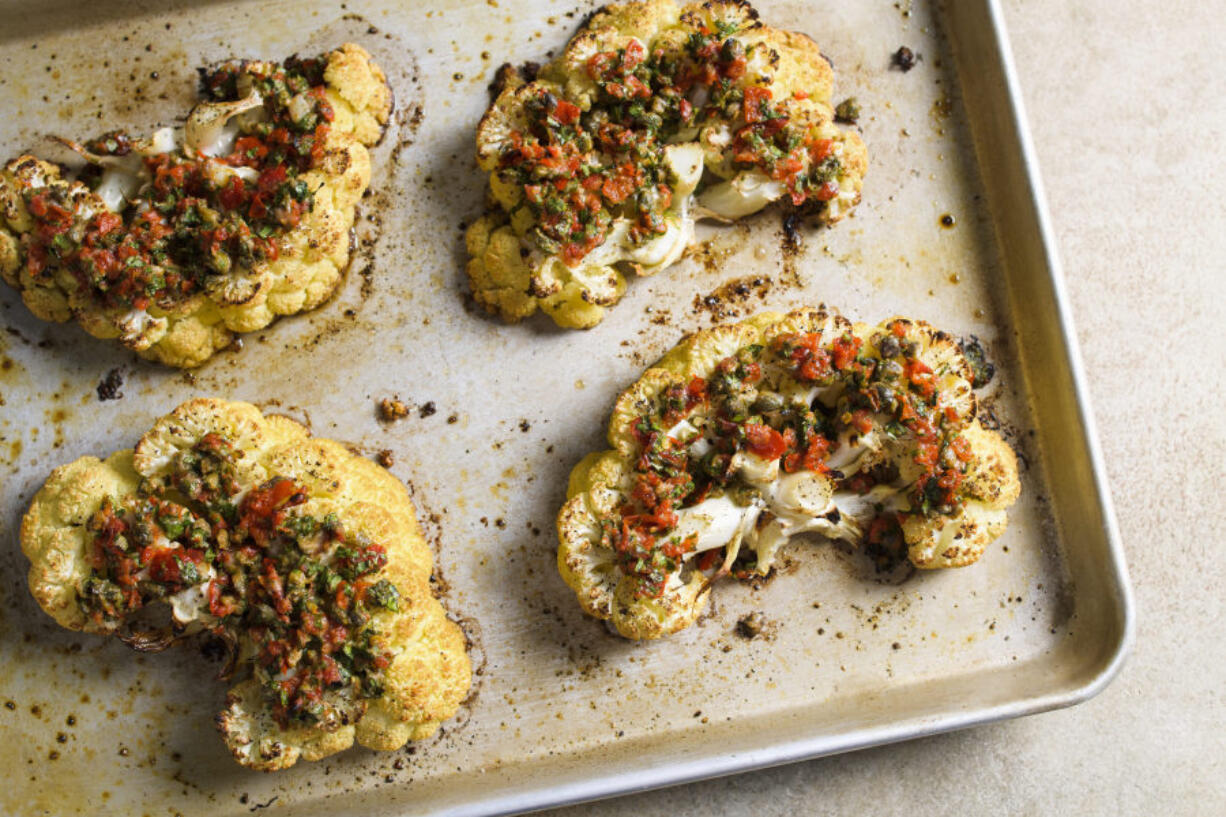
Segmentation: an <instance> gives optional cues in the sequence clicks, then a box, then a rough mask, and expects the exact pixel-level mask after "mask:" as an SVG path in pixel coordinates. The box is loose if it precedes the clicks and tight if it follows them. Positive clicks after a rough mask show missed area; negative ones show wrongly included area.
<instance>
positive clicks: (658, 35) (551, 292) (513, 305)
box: [467, 0, 868, 329]
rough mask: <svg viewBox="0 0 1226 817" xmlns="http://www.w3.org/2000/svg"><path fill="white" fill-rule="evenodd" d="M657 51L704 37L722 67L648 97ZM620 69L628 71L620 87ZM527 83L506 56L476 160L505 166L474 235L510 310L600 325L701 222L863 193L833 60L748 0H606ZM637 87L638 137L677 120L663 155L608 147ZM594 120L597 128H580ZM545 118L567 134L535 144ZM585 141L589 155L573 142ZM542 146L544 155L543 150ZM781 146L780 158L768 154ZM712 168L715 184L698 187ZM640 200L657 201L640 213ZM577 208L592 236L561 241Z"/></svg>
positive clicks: (714, 63) (863, 164)
mask: <svg viewBox="0 0 1226 817" xmlns="http://www.w3.org/2000/svg"><path fill="white" fill-rule="evenodd" d="M694 37H699V38H700V39H698V40H695V39H693V38H694ZM702 38H705V39H702ZM656 49H661V50H662V51H663V53H664V54H665V55H666V57H669V58H671V57H685V56H686V55H687V53H688V52H687V49H690V51H693V53H694V54H696V55H702V56H701V59H702V60H705V63H704V64H705V65H706V66H707V69H704V70H708V69H709V70H708V75H707V76H706V77H705V79H703V80H701V81H696V80H694V79H693V78H692V77H689V78H686V79H684V80H681V81H680V82H681V84H687V83H690V82H694V84H693V85H691V86H690V87H689V88H688V89H685V90H684V91H683V92H682V93H681V94H680V95H679V94H677V93H675V91H676V90H677V87H676V86H670V87H668V90H667V92H666V93H665V92H659V93H654V94H651V95H649V93H648V92H649V91H651V88H650V87H649V84H650V82H651V81H652V80H651V78H650V76H649V77H648V84H644V83H643V82H642V81H641V80H640V79H638V78H636V77H635V76H632V75H633V74H634V71H635V70H639V71H641V70H642V68H641V66H642V64H643V63H642V61H643V60H654V59H655V57H654V55H653V52H654V51H655V50H656ZM708 52H710V53H708ZM628 54H629V55H630V56H629V57H627V55H628ZM690 58H692V59H698V57H694V56H693V55H691V57H690ZM627 60H629V62H627ZM663 64H665V63H662V62H660V61H658V60H656V61H655V62H651V63H650V65H654V66H657V67H658V66H660V65H663ZM636 65H637V66H639V67H638V68H636ZM610 66H612V68H610ZM669 70H672V69H671V68H669ZM602 71H603V72H605V73H603V74H602V73H601V72H602ZM610 71H613V72H614V73H609V72H610ZM618 71H620V72H621V73H620V74H617V73H616V72H618ZM670 76H672V77H674V78H675V77H676V76H677V74H673V75H670ZM610 77H612V78H615V79H618V80H623V81H621V82H617V83H615V85H614V86H609V84H608V82H607V80H608V81H611V80H610ZM528 79H531V78H530V77H528V78H525V77H523V76H521V75H520V74H519V73H518V72H517V71H515V70H514V69H512V68H510V67H509V66H508V67H504V69H503V70H502V72H501V75H500V78H499V81H500V83H501V84H502V88H501V91H500V92H499V94H498V96H497V98H496V99H495V100H494V102H493V103H492V104H491V106H490V108H489V110H488V111H487V112H486V114H485V116H484V118H483V119H482V120H481V123H480V125H479V126H478V129H477V163H478V165H479V166H480V167H481V169H482V170H484V171H486V172H488V173H489V174H490V198H491V201H492V203H493V207H492V210H493V212H491V213H490V214H488V215H485V216H483V217H481V218H479V219H478V220H477V221H476V222H474V223H473V224H472V226H471V227H470V228H469V229H468V233H467V249H468V254H469V255H470V256H471V258H470V260H469V262H468V267H467V273H468V279H469V283H470V287H471V290H472V293H473V297H474V298H475V299H476V301H477V303H479V304H481V306H482V307H484V308H485V309H486V310H487V311H488V312H490V313H495V314H498V315H501V316H502V317H503V318H504V319H505V320H507V321H511V322H515V321H519V320H521V319H523V318H526V317H528V316H529V315H531V314H532V313H534V312H535V311H536V310H537V309H538V308H540V309H541V310H543V311H544V312H545V313H546V314H547V315H549V316H550V317H551V318H552V319H553V320H554V321H555V322H556V323H557V324H558V325H560V326H563V327H568V328H583V329H586V328H590V327H592V326H595V325H596V324H597V323H599V322H600V321H601V320H602V319H603V318H604V313H605V309H606V307H609V306H612V305H613V304H615V303H616V302H617V301H618V300H619V299H620V298H621V296H622V294H623V293H624V291H625V287H626V280H625V277H624V276H623V273H624V272H626V271H627V270H633V272H634V273H636V274H637V275H651V274H654V273H655V272H658V271H659V270H661V269H663V268H665V267H667V266H669V265H671V264H673V263H674V262H676V261H677V260H678V259H679V258H680V257H681V255H682V254H683V253H684V251H685V250H686V248H687V247H688V246H689V245H690V244H691V243H692V240H693V226H694V221H695V219H698V218H715V219H718V220H721V221H731V220H735V219H738V218H740V217H742V216H745V215H748V214H750V213H753V212H756V211H758V210H761V209H762V208H764V207H766V206H767V205H768V204H770V203H771V202H773V201H777V200H779V199H781V198H786V197H788V196H789V195H790V196H791V198H792V201H793V203H795V204H803V205H804V206H805V207H806V208H808V209H809V210H814V209H816V210H817V211H818V215H819V217H820V218H821V220H822V221H824V222H826V223H833V222H835V221H838V220H839V219H841V218H843V216H845V215H846V214H847V213H848V212H850V211H851V209H852V208H854V207H855V205H856V204H857V203H858V202H859V200H860V190H861V187H862V185H863V177H864V173H865V171H866V169H867V164H868V160H867V151H866V149H865V147H864V143H863V141H862V140H861V139H860V137H859V135H858V134H857V133H855V132H854V131H843V130H840V129H839V128H837V127H836V126H835V125H834V110H833V108H832V106H831V94H832V92H833V84H834V80H833V72H832V71H831V68H830V64H829V62H827V61H826V59H825V58H824V57H823V56H822V54H821V51H820V50H819V49H818V46H817V44H816V43H814V42H813V41H812V40H811V39H809V38H808V37H806V36H804V35H802V34H797V33H794V32H790V31H783V30H779V29H774V28H771V27H769V26H767V25H764V24H763V23H761V22H759V21H758V15H757V12H755V11H754V10H753V8H752V7H751V6H750V5H749V4H748V3H745V2H739V1H738V0H712V2H705V3H693V4H690V5H685V6H678V4H677V3H675V2H674V0H645V1H644V2H629V3H622V4H616V5H610V6H606V7H605V8H603V9H601V10H600V11H598V12H596V13H595V14H594V15H593V16H592V17H591V19H590V20H589V21H588V22H587V24H586V25H584V26H583V27H582V28H581V29H580V31H579V32H578V33H577V34H576V35H575V36H574V37H573V38H572V39H571V40H570V42H569V43H567V45H566V47H565V49H564V50H563V52H562V54H561V55H560V56H558V57H557V58H556V59H554V60H553V61H551V62H550V63H548V64H547V65H545V66H544V67H543V68H541V69H540V71H539V73H538V74H537V76H536V78H535V79H534V80H533V81H531V82H529V81H527V80H528ZM601 83H605V85H604V86H603V88H602V84H601ZM636 83H637V84H636ZM721 83H727V84H726V85H722V84H721ZM660 84H663V80H661V82H660ZM610 87H613V90H611V91H610V90H608V89H609V88H610ZM717 88H719V89H721V90H719V93H720V94H722V95H723V96H722V97H717V95H716V93H717V92H716V90H715V89H717ZM655 90H656V91H659V90H660V89H655ZM636 91H641V92H642V104H641V105H640V106H639V108H633V107H629V108H626V107H624V106H623V109H624V113H623V114H619V115H622V116H623V117H624V118H626V119H627V120H628V121H629V120H630V119H632V120H633V124H634V126H635V128H638V130H637V131H635V132H636V133H639V134H641V133H643V132H644V130H645V129H652V128H657V127H661V125H660V123H661V122H671V123H672V125H675V126H676V131H675V132H673V133H670V134H666V135H665V136H664V137H662V138H660V139H657V137H655V135H654V134H655V130H651V134H652V136H651V137H650V138H649V139H648V140H647V141H648V142H652V143H653V146H652V149H653V150H654V149H659V152H658V153H656V154H654V158H652V159H651V160H650V162H649V161H648V160H645V159H643V158H642V157H641V156H640V157H635V156H634V154H633V151H632V150H630V149H629V148H627V151H628V152H627V153H625V154H614V153H611V152H610V148H608V147H607V146H603V147H602V145H603V143H597V142H598V140H600V139H602V138H604V137H601V136H600V129H601V127H602V123H603V121H604V119H605V118H609V117H607V116H606V114H607V113H608V111H610V110H614V109H617V106H618V105H621V103H622V101H623V100H625V99H636V97H635V96H634V95H635V93H636ZM610 94H616V95H617V96H615V97H614V96H610ZM721 104H722V105H725V107H717V106H718V105H721ZM657 108H658V109H659V111H658V112H657V111H656V109H657ZM751 110H752V112H751V113H749V112H748V111H751ZM534 116H535V117H536V120H537V121H536V123H535V125H534V124H533V122H532V117H534ZM708 116H709V117H710V118H705V119H704V118H702V117H708ZM652 117H654V119H653V118H652ZM668 117H672V119H668ZM678 117H680V118H678ZM687 117H688V119H687ZM772 120H773V121H775V122H780V121H782V122H788V123H790V124H789V125H787V126H786V127H790V128H793V129H794V131H789V130H786V129H785V130H783V131H782V132H783V133H785V134H789V133H793V132H794V133H795V134H796V139H798V140H803V141H802V142H801V144H800V145H799V147H796V146H793V145H789V144H784V145H782V146H780V145H779V144H777V142H778V140H779V139H780V136H779V133H780V132H781V131H780V130H779V129H776V128H774V126H773V125H772V124H771V121H772ZM542 123H543V124H542ZM579 125H582V126H583V127H584V128H586V129H587V130H588V131H591V133H589V134H588V136H586V137H584V136H576V135H575V134H576V131H575V128H576V127H577V126H579ZM546 126H547V127H548V130H549V134H550V135H549V137H548V139H547V140H545V141H547V142H550V143H553V144H541V141H540V139H539V138H537V139H536V140H535V142H534V144H524V142H525V141H526V137H525V136H524V133H526V132H528V131H529V130H530V129H531V127H537V128H538V129H541V128H544V127H546ZM631 130H632V131H633V130H634V128H632V129H631ZM609 138H610V139H612V138H613V137H609ZM585 139H586V141H584V140H585ZM594 140H597V141H594ZM772 140H775V143H773V144H766V143H768V142H771V141H772ZM576 143H578V144H579V149H578V154H579V157H578V159H576V158H575V157H574V156H572V154H574V153H575V151H572V150H571V146H572V145H574V144H576ZM593 144H595V148H593ZM539 148H544V153H542V155H541V156H540V157H536V158H532V157H533V156H535V153H537V152H540V151H539ZM614 150H616V149H614ZM602 151H603V152H602ZM746 151H748V152H746ZM755 151H756V153H755ZM755 155H757V156H758V157H759V158H758V159H754V158H753V156H755ZM767 155H769V156H770V157H771V158H770V160H769V161H768V160H767V159H765V158H761V157H765V156H767ZM525 157H527V158H525ZM627 157H630V158H629V161H630V163H631V165H635V164H639V165H640V167H638V169H637V170H634V169H633V168H632V169H631V170H630V171H629V172H627V165H624V164H620V165H619V163H620V162H625V161H627ZM525 161H531V162H534V164H530V165H525V164H524V162H525ZM566 162H570V163H571V164H569V165H567V164H565V163H566ZM652 163H654V164H652ZM789 163H790V164H789ZM515 164H518V165H519V168H517V167H514V166H513V165H515ZM523 167H527V168H528V169H529V170H530V171H531V173H532V174H535V175H532V177H531V178H529V179H527V180H525V179H523V178H519V177H518V176H516V175H515V174H516V173H517V172H518V173H519V175H520V176H522V175H524V171H522V170H520V168H523ZM559 168H561V169H559ZM593 172H595V173H597V174H602V177H603V180H604V182H603V186H599V185H597V184H596V182H591V185H592V186H591V187H587V186H584V185H587V184H588V183H589V180H590V179H591V178H592V175H591V174H592V173H593ZM704 172H705V173H706V174H707V179H708V180H709V183H708V184H707V185H706V186H705V187H703V188H702V189H701V190H698V192H697V194H696V195H695V190H696V189H698V188H699V185H700V182H701V181H702V179H703V176H704ZM619 173H620V174H621V175H620V176H619V175H618V174H619ZM644 174H646V176H645V175H644ZM653 176H654V178H653ZM538 181H539V182H540V183H535V184H534V182H538ZM563 181H566V182H568V183H577V184H571V187H570V188H567V189H566V190H565V191H563V193H561V194H559V195H555V194H554V193H553V192H551V188H550V185H555V186H556V185H559V184H562V183H563ZM653 183H656V184H657V186H656V187H653ZM665 188H667V190H666V189H665ZM557 189H561V188H557ZM602 197H603V198H602ZM559 202H562V203H561V204H559ZM631 205H634V206H637V207H639V212H640V213H642V212H644V211H650V213H649V215H646V216H642V215H640V216H639V217H638V218H637V220H636V216H635V213H634V210H633V207H632V206H631ZM585 211H586V212H585ZM571 212H574V213H576V219H579V221H574V220H572V221H567V222H565V223H566V224H567V225H570V227H568V228H567V229H570V228H573V229H574V230H575V232H574V233H570V234H569V235H571V236H572V238H573V237H574V236H578V238H575V239H574V242H576V243H574V244H572V245H570V246H565V245H563V246H560V247H559V246H554V245H557V244H558V240H559V237H558V234H557V233H558V231H559V229H560V228H559V227H558V226H557V225H556V224H555V225H554V226H553V227H551V228H549V229H547V230H545V231H544V232H542V229H543V228H542V225H546V226H548V225H549V224H552V223H553V222H556V221H558V220H559V219H569V218H570V215H569V214H570V213H571ZM592 214H594V215H592ZM609 216H611V220H608V217H609ZM583 219H587V221H584V220H583ZM644 222H646V223H644ZM593 224H596V226H595V227H594V226H593ZM636 231H639V232H638V233H637V234H636ZM562 232H565V230H563V231H562ZM545 233H549V234H548V235H546V234H545ZM568 240H569V239H568ZM567 253H570V255H569V256H568V255H567Z"/></svg>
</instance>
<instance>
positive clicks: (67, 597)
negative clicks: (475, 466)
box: [21, 399, 471, 771]
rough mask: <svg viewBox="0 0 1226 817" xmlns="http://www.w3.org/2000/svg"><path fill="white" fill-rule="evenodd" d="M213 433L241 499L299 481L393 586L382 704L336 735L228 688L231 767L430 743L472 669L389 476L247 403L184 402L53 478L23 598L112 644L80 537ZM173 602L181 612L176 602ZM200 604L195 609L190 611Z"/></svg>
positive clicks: (28, 532)
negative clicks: (285, 719) (84, 593)
mask: <svg viewBox="0 0 1226 817" xmlns="http://www.w3.org/2000/svg"><path fill="white" fill-rule="evenodd" d="M210 434H212V435H219V436H221V437H224V438H225V439H227V440H229V441H231V442H232V443H233V445H234V447H235V449H236V450H237V451H238V452H239V457H238V459H237V462H238V463H239V467H238V474H239V477H238V479H239V484H240V486H241V489H242V490H243V491H244V492H250V491H251V490H252V488H253V487H254V486H256V485H259V484H260V483H262V482H265V481H266V480H268V479H270V478H272V477H274V476H278V477H286V478H289V479H292V480H296V481H297V482H298V483H300V484H302V485H304V486H305V487H306V488H307V489H308V490H309V492H310V499H309V500H308V505H307V506H305V507H308V508H310V509H312V510H314V509H315V508H323V509H334V510H335V511H336V512H337V513H338V515H339V516H340V518H341V519H342V521H343V523H344V524H345V526H346V529H347V530H352V531H354V532H356V533H358V534H361V535H363V536H366V537H369V538H370V539H371V540H373V541H376V542H379V543H382V544H383V546H384V548H385V549H386V556H387V560H386V566H385V567H383V568H382V572H381V573H380V574H379V575H380V576H381V577H382V578H386V579H388V580H389V581H391V582H392V583H393V584H394V585H395V588H396V592H397V593H398V597H399V603H398V604H397V605H393V606H392V607H394V608H395V609H392V607H389V608H388V609H386V610H378V611H376V613H375V614H374V615H373V617H372V620H373V621H375V622H376V632H375V635H374V643H375V644H376V645H377V646H378V647H379V648H380V649H384V650H386V651H387V652H388V653H389V654H391V655H393V656H394V657H393V658H392V659H391V662H390V665H389V666H388V667H387V668H386V669H385V670H383V675H382V676H381V677H382V682H383V684H384V687H383V692H382V694H381V695H380V696H379V697H377V698H372V699H370V700H369V704H368V706H367V708H366V710H365V714H364V715H361V716H360V719H358V720H357V721H356V722H352V721H349V722H344V723H340V724H333V726H334V727H335V728H333V729H332V731H324V730H322V729H320V728H317V727H312V726H310V725H304V724H298V723H294V722H291V723H289V724H288V725H287V726H285V727H282V726H279V725H278V724H277V723H276V721H275V720H274V719H273V717H272V716H271V714H270V710H269V704H268V702H267V701H266V699H265V697H264V694H263V690H262V689H261V686H260V684H259V682H258V681H257V680H256V679H255V678H248V679H247V680H243V681H240V682H239V683H237V684H236V685H235V686H234V687H233V688H232V689H231V691H230V693H229V695H228V696H227V698H226V704H225V709H224V710H223V711H222V712H221V713H220V714H219V715H218V716H217V724H218V726H219V728H220V730H221V733H222V736H223V738H224V740H225V743H226V746H227V747H228V748H229V749H230V751H231V753H232V754H233V755H234V757H235V759H236V760H237V761H238V762H239V763H240V764H242V765H244V766H247V767H250V768H253V769H258V770H263V771H275V770H278V769H284V768H287V767H289V766H292V765H294V763H296V762H297V761H298V760H299V759H303V760H319V759H320V758H323V757H326V756H328V755H331V754H334V753H336V752H340V751H342V750H344V749H347V748H349V747H350V746H352V745H353V743H354V742H355V741H356V742H357V743H359V744H361V745H363V746H366V747H369V748H372V749H379V750H383V751H390V750H394V749H398V748H400V747H401V746H403V745H404V744H405V742H406V741H408V740H420V739H423V738H426V737H429V736H430V735H432V734H434V733H435V731H437V730H438V728H439V726H440V724H441V722H442V721H443V720H445V719H447V718H449V717H451V716H452V715H453V714H455V712H456V710H457V708H458V706H459V704H460V701H461V700H462V699H463V698H464V696H465V695H466V693H467V690H468V688H469V684H470V682H471V665H470V663H469V659H468V656H467V653H466V642H465V637H464V635H463V633H462V631H461V630H460V628H459V626H457V625H456V624H455V623H454V622H452V621H450V620H449V619H448V618H447V616H446V614H445V612H444V610H443V607H442V605H441V604H439V602H438V600H437V599H436V598H435V597H434V595H433V593H432V591H431V587H430V574H431V571H432V569H433V560H432V556H431V553H430V549H429V547H428V545H427V544H426V542H425V539H424V538H423V536H422V533H421V529H420V527H419V526H418V523H417V520H416V517H415V515H414V509H413V505H412V502H411V500H410V499H409V495H408V491H407V490H406V489H405V487H404V485H403V484H401V483H400V481H399V480H397V479H396V478H395V477H393V476H392V475H391V474H389V473H388V472H387V471H385V470H384V469H382V468H380V467H378V466H377V465H375V464H374V463H373V462H370V461H368V460H366V459H363V458H361V457H359V456H356V455H354V454H352V453H350V452H349V451H348V450H346V449H345V448H344V447H343V446H342V445H340V444H339V443H337V442H334V441H332V440H326V439H320V438H313V437H311V436H310V435H309V433H308V431H307V429H306V428H304V427H303V426H301V425H299V424H298V423H296V422H294V421H292V420H289V419H287V418H285V417H280V416H268V417H265V416H263V415H262V414H261V413H260V411H259V409H258V408H256V407H255V406H253V405H250V404H248V403H238V402H226V401H222V400H215V399H196V400H192V401H190V402H187V403H184V404H182V405H181V406H179V407H178V408H176V409H175V410H174V411H172V412H171V413H170V414H168V415H166V416H164V417H161V418H159V419H158V420H157V422H156V423H154V425H153V428H152V429H150V430H149V431H148V432H147V433H146V434H145V435H144V436H142V437H141V439H140V441H139V442H138V443H137V445H136V448H135V449H134V450H133V449H128V450H124V451H119V452H116V453H114V454H112V455H111V456H110V457H108V458H107V459H105V460H99V459H97V458H95V457H82V458H80V459H78V460H76V461H75V462H72V463H70V464H68V465H64V466H61V467H59V468H57V469H55V471H53V472H52V474H51V476H50V478H49V479H48V480H47V482H46V484H45V485H44V486H43V487H42V488H41V490H39V492H38V494H37V495H36V496H35V497H34V500H33V502H32V504H31V506H30V509H29V511H28V512H27V513H26V514H25V517H24V518H23V520H22V525H21V548H22V551H23V552H24V553H25V555H26V556H27V557H28V558H29V560H30V571H29V586H30V591H31V593H32V594H33V596H34V598H35V599H36V600H37V601H38V603H39V605H40V606H41V607H42V608H43V610H45V611H46V612H47V613H48V614H49V615H51V616H52V617H53V618H54V619H55V620H56V621H57V622H58V623H59V624H60V625H61V626H63V627H66V628H68V629H70V630H81V631H85V632H95V633H102V634H109V633H112V632H114V631H115V628H114V626H113V624H114V622H111V623H110V624H109V625H108V624H107V623H105V622H99V621H97V620H94V619H91V618H90V617H87V616H86V615H85V612H84V611H83V603H82V597H81V595H80V591H81V587H82V583H83V582H84V581H85V580H86V579H88V578H89V577H90V575H91V569H92V568H91V565H90V563H89V554H88V548H89V547H90V546H91V541H92V537H91V534H90V532H88V530H87V526H88V525H89V522H90V520H91V517H93V516H94V515H95V514H96V513H97V512H98V511H99V509H100V507H101V506H102V505H103V503H104V500H106V499H108V498H109V499H110V500H111V501H112V502H118V501H121V500H122V498H123V497H125V496H127V495H132V494H134V493H136V491H137V488H138V486H139V485H140V483H141V481H142V479H147V478H157V477H159V476H164V475H165V474H167V473H168V472H169V470H170V468H171V466H172V464H173V463H174V462H175V458H176V456H182V454H183V453H184V452H190V451H192V450H193V446H196V445H198V444H199V443H200V441H201V440H202V439H203V438H205V437H206V435H210ZM206 586H207V585H206ZM191 589H195V590H197V592H198V588H191ZM191 589H189V591H190V590H191ZM193 598H195V597H193ZM172 601H174V602H175V604H176V605H177V604H178V600H177V597H176V599H172ZM196 603H197V604H198V605H199V604H203V602H202V601H200V600H199V599H196ZM209 610H210V608H209V607H208V606H205V607H204V609H203V610H202V611H201V612H199V613H197V614H196V615H198V616H200V617H202V618H207V616H208V613H209ZM176 618H177V611H176ZM189 620H190V616H189ZM239 647H240V652H239V653H238V656H239V661H240V663H241V662H243V661H249V660H250V651H249V650H248V651H247V652H246V653H244V652H243V651H242V638H241V636H240V645H239Z"/></svg>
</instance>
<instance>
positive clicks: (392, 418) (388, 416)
mask: <svg viewBox="0 0 1226 817" xmlns="http://www.w3.org/2000/svg"><path fill="white" fill-rule="evenodd" d="M408 416H409V407H408V406H406V405H405V404H404V403H403V402H402V401H401V400H400V398H399V397H384V398H383V399H382V400H380V401H379V419H380V420H382V421H383V422H385V423H394V422H396V421H397V420H403V419H404V418H405V417H408Z"/></svg>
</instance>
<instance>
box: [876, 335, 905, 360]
mask: <svg viewBox="0 0 1226 817" xmlns="http://www.w3.org/2000/svg"><path fill="white" fill-rule="evenodd" d="M877 351H878V352H880V353H881V356H882V357H895V356H896V355H897V354H898V353H899V351H900V349H899V346H898V339H897V338H895V337H894V336H893V335H886V336H885V338H884V339H883V340H881V341H880V342H878V344H877Z"/></svg>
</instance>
